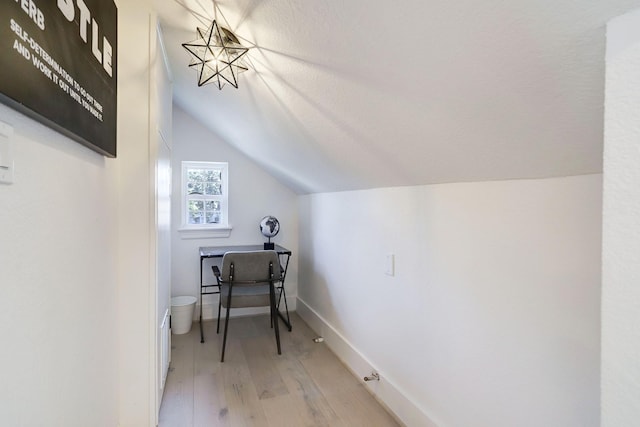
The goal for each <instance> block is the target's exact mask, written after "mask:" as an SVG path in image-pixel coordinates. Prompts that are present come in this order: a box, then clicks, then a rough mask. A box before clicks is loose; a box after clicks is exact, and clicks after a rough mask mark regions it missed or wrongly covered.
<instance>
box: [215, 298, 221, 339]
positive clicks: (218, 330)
mask: <svg viewBox="0 0 640 427" xmlns="http://www.w3.org/2000/svg"><path fill="white" fill-rule="evenodd" d="M220 307H222V292H218V325H217V326H216V334H219V333H220Z"/></svg>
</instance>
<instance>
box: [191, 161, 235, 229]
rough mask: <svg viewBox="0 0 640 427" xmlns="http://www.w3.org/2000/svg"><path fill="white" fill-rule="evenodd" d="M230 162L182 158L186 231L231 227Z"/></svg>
mask: <svg viewBox="0 0 640 427" xmlns="http://www.w3.org/2000/svg"><path fill="white" fill-rule="evenodd" d="M228 169H229V165H228V164H227V163H220V162H186V161H185V162H182V229H181V230H182V231H188V230H215V229H225V230H227V229H230V227H229V213H228V212H229V201H228V189H229V173H228Z"/></svg>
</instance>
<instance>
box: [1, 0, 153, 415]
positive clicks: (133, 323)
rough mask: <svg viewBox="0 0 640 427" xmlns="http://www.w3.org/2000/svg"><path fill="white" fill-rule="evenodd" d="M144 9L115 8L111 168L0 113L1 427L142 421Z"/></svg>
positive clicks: (147, 267)
mask: <svg viewBox="0 0 640 427" xmlns="http://www.w3.org/2000/svg"><path fill="white" fill-rule="evenodd" d="M150 10H151V9H150V6H149V4H148V2H147V1H139V0H138V1H133V0H122V1H119V2H118V12H119V13H118V15H119V40H120V43H119V52H118V53H119V54H118V61H119V64H118V92H119V98H118V158H117V159H105V158H104V157H103V156H101V155H98V154H96V153H94V152H93V151H91V150H89V149H87V148H85V147H83V146H80V145H79V144H77V143H76V142H73V141H71V140H69V139H67V138H65V137H63V136H61V135H60V134H58V133H56V132H53V131H51V130H49V129H48V128H46V127H43V126H41V125H39V124H37V123H36V122H34V121H32V120H30V119H27V118H25V117H24V116H22V115H19V114H18V113H16V112H14V111H12V110H10V109H8V108H6V107H4V106H0V120H2V121H4V122H6V123H9V124H10V125H12V126H14V128H15V137H14V151H15V165H16V176H15V183H14V184H12V185H0V227H2V233H1V234H2V238H1V239H0V271H1V272H2V276H1V279H0V283H1V286H0V324H1V325H2V326H3V336H2V339H3V345H2V348H3V350H2V351H0V364H1V365H2V366H3V368H4V369H3V375H2V381H0V402H2V404H0V419H1V420H2V424H3V425H15V426H40V425H64V426H89V425H90V426H106V427H113V426H115V425H119V426H122V427H126V426H136V427H139V426H147V425H152V416H153V409H154V408H153V398H152V394H151V392H152V390H153V387H152V376H151V373H152V372H153V369H154V368H155V366H153V363H152V358H151V355H150V342H151V339H150V337H151V334H150V331H151V326H150V325H151V323H152V322H151V320H152V319H151V317H150V308H149V307H150V290H151V285H152V283H151V281H150V272H151V271H152V270H153V268H154V266H153V265H152V263H151V261H150V259H151V258H150V253H151V247H150V236H149V234H150V231H149V227H150V225H149V224H150V223H151V222H152V221H151V219H152V218H151V212H150V208H149V205H150V200H151V199H153V188H152V186H151V180H150V162H149V137H148V133H149V119H148V111H149V101H148V100H149V96H148V95H149V94H148V87H149V83H148V82H149V76H148V69H149V55H148V52H149V26H148V25H149V12H150ZM123 41H124V42H123ZM132 212H136V213H137V214H136V215H131V213H132Z"/></svg>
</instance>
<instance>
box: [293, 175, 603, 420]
mask: <svg viewBox="0 0 640 427" xmlns="http://www.w3.org/2000/svg"><path fill="white" fill-rule="evenodd" d="M601 179H602V177H601V176H600V175H589V176H578V177H569V178H556V179H544V180H521V181H503V182H481V183H464V184H446V185H432V186H418V187H402V188H385V189H375V190H367V191H356V192H343V193H330V194H315V195H309V196H302V197H300V275H299V282H300V283H299V289H298V295H299V298H300V301H299V303H298V304H299V308H298V311H299V312H300V313H301V314H302V315H304V316H305V318H306V319H308V321H309V323H310V324H312V325H313V326H314V327H315V328H316V329H317V330H318V332H319V333H321V334H323V335H324V336H325V338H326V337H329V339H328V343H329V345H330V346H332V347H333V348H334V349H336V351H337V352H338V354H339V355H341V357H342V358H343V359H344V360H345V361H346V362H347V364H348V365H349V366H351V368H352V369H353V370H354V371H355V372H356V374H358V375H360V376H363V375H366V374H368V373H369V372H370V369H372V368H373V369H376V370H378V372H379V373H380V374H381V376H382V381H381V382H380V383H379V384H373V386H372V387H373V392H374V393H377V394H378V396H379V397H380V399H382V400H383V401H384V402H385V403H386V404H387V405H388V406H389V407H390V408H391V409H392V410H394V411H395V412H396V414H397V415H398V416H399V417H400V418H401V419H402V420H403V421H404V422H406V423H407V424H408V425H410V426H412V425H415V426H424V425H431V423H432V422H433V423H434V424H436V425H439V426H442V427H444V426H446V427H469V426H473V427H501V426H504V427H513V426H518V427H527V426H531V427H539V426H547V425H553V426H563V427H572V426H573V427H588V426H594V427H595V426H598V425H599V363H600V361H599V346H600V335H599V328H600V314H599V313H600V311H599V310H600V249H601V203H602V200H601V190H602V182H601ZM387 253H393V254H395V276H393V277H391V276H387V275H385V274H384V260H385V255H386V254H387ZM369 385H370V384H369Z"/></svg>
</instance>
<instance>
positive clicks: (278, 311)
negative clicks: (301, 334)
mask: <svg viewBox="0 0 640 427" xmlns="http://www.w3.org/2000/svg"><path fill="white" fill-rule="evenodd" d="M289 258H291V257H290V256H289V255H287V262H286V263H285V264H284V268H283V269H282V281H281V282H280V286H279V289H280V294H279V295H278V303H277V304H276V311H277V313H278V316H279V317H280V319H282V322H283V323H284V324H285V325H286V327H287V329H289V332H291V329H292V328H291V319H289V306H288V305H287V293H286V292H285V290H284V281H285V279H286V278H287V269H288V268H289ZM283 294H284V309H285V312H286V313H287V318H286V319H285V318H284V316H283V315H282V313H281V312H280V303H281V301H282V295H283Z"/></svg>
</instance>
